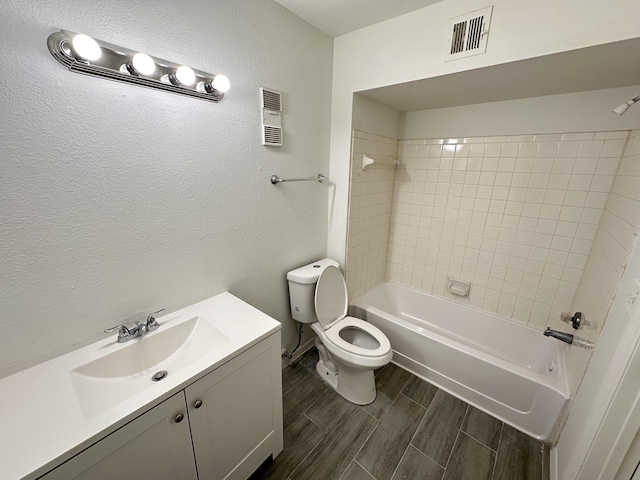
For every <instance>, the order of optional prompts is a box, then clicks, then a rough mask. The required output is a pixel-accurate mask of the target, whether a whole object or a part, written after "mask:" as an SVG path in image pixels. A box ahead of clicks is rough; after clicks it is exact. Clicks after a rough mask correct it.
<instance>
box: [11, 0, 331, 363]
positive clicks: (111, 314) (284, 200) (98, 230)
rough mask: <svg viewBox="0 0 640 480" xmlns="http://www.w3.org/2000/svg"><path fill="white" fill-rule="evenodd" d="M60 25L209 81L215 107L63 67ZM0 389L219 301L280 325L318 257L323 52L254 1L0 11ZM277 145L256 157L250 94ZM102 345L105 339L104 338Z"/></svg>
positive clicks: (287, 16) (308, 30)
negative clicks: (16, 377)
mask: <svg viewBox="0 0 640 480" xmlns="http://www.w3.org/2000/svg"><path fill="white" fill-rule="evenodd" d="M59 28H65V29H69V30H72V31H78V32H84V33H87V34H89V35H92V36H94V37H95V38H98V39H101V40H105V41H108V42H112V43H116V44H120V45H122V46H125V47H129V48H132V49H139V50H141V51H144V52H148V53H149V54H151V55H155V56H158V57H160V58H166V59H168V60H172V61H175V62H184V63H185V64H187V65H190V66H193V67H194V68H198V69H202V70H205V71H210V72H213V73H218V72H224V73H225V74H226V75H227V76H228V77H229V78H230V79H231V82H232V89H231V90H230V91H229V93H228V95H227V97H226V98H225V99H224V100H223V101H222V102H221V103H220V104H218V105H216V104H213V103H209V102H205V101H201V100H197V99H191V98H188V97H183V96H179V95H173V94H170V93H166V92H161V91H154V90H150V89H145V88H141V87H137V86H133V85H127V84H122V83H118V82H111V81H108V80H102V79H97V78H92V77H88V76H84V75H79V74H76V73H71V72H69V71H68V70H65V69H64V68H63V67H62V66H61V65H60V64H59V63H57V62H56V61H55V60H54V59H53V58H52V57H51V55H50V54H49V52H48V50H47V47H46V39H47V36H48V35H49V34H50V33H52V32H54V31H56V30H57V29H59ZM0 43H1V44H2V46H3V48H2V49H0V64H2V65H3V66H4V67H3V69H2V73H1V74H0V111H1V112H2V128H1V129H0V159H1V161H0V239H1V240H0V281H1V282H2V283H1V285H2V287H1V288H0V374H2V373H8V372H10V371H12V370H16V369H17V368H20V366H23V365H26V364H29V363H31V362H33V361H35V360H37V359H42V358H46V357H48V356H50V355H53V354H56V353H59V352H62V351H64V350H66V349H68V348H70V347H71V346H72V345H74V344H80V343H85V342H87V341H88V340H91V339H95V338H99V337H100V336H101V335H104V334H102V333H101V332H102V330H103V329H104V328H105V327H110V326H112V325H115V324H118V323H120V322H123V321H133V320H137V319H141V318H142V316H143V315H144V314H145V312H150V311H152V310H154V309H157V308H160V307H166V308H167V310H169V311H170V310H172V309H176V308H179V307H183V306H185V305H187V304H189V303H192V302H195V301H198V300H201V299H204V298H207V297H209V296H212V295H215V294H217V293H220V292H222V291H225V290H229V291H231V292H232V293H234V294H236V295H238V296H239V297H241V298H243V299H244V300H246V301H248V302H249V303H251V304H253V305H254V306H256V307H258V308H260V309H261V310H263V311H265V312H266V313H268V314H270V315H272V316H273V317H275V318H277V319H278V320H280V321H282V322H283V323H284V332H283V333H284V336H283V338H284V341H285V345H290V344H291V343H293V342H294V341H295V329H296V325H294V322H293V321H292V320H291V319H290V314H289V305H288V290H287V284H286V280H285V274H286V272H287V271H288V270H289V269H290V268H292V267H297V266H299V265H301V264H303V263H307V262H310V261H312V260H314V259H316V258H321V257H324V256H325V254H326V238H327V220H326V211H327V195H328V189H327V186H326V185H320V184H285V185H279V186H272V185H271V184H270V183H269V181H268V178H269V176H270V175H271V174H272V173H277V174H279V175H281V176H283V177H285V178H286V177H298V176H311V175H315V174H317V173H318V172H323V173H325V174H328V142H329V126H328V124H329V117H330V113H329V112H330V105H329V102H328V99H329V98H330V92H331V69H332V39H331V38H329V37H327V36H325V35H324V34H322V33H320V32H319V31H317V30H315V29H314V28H313V27H311V26H310V25H309V24H307V23H305V22H303V21H302V20H300V19H299V18H297V17H295V16H294V15H293V14H291V13H290V12H289V11H287V10H285V9H284V8H282V7H281V6H280V5H278V4H276V3H274V2H272V1H270V0H209V1H203V0H200V1H198V0H189V1H184V2H169V1H162V2H151V3H150V2H130V1H126V0H112V1H109V2H98V1H79V0H74V1H71V0H66V1H65V0H53V1H50V2H38V1H35V0H9V1H4V2H2V3H0ZM260 86H267V87H271V88H275V89H278V90H281V91H282V92H284V108H285V111H284V115H283V124H284V129H285V145H286V146H285V147H283V148H268V147H263V146H261V145H260V111H259V87H260ZM114 338H115V337H114Z"/></svg>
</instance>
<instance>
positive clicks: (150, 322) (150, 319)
mask: <svg viewBox="0 0 640 480" xmlns="http://www.w3.org/2000/svg"><path fill="white" fill-rule="evenodd" d="M162 312H164V308H161V309H160V310H158V311H156V312H151V313H150V314H149V315H147V329H148V330H149V331H151V330H155V329H156V328H158V327H159V325H158V322H157V321H156V317H155V316H156V315H157V314H159V313H162Z"/></svg>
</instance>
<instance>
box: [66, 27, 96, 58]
mask: <svg viewBox="0 0 640 480" xmlns="http://www.w3.org/2000/svg"><path fill="white" fill-rule="evenodd" d="M71 44H72V45H73V50H74V51H75V53H76V55H78V56H79V57H80V58H82V59H84V60H89V61H94V60H97V59H99V58H100V55H102V50H101V49H100V45H98V42H96V41H95V40H94V39H93V38H91V37H90V36H88V35H85V34H83V33H80V34H78V35H76V36H75V37H73V40H72V41H71Z"/></svg>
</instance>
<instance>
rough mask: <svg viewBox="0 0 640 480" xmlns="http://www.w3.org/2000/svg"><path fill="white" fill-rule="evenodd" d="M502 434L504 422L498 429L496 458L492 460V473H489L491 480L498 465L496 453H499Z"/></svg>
mask: <svg viewBox="0 0 640 480" xmlns="http://www.w3.org/2000/svg"><path fill="white" fill-rule="evenodd" d="M503 432H504V422H503V423H502V426H501V427H500V437H499V438H498V448H497V449H496V458H495V459H494V460H493V472H492V473H491V480H494V479H495V477H496V465H498V452H499V451H500V446H501V445H502V433H503Z"/></svg>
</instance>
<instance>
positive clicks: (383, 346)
mask: <svg viewBox="0 0 640 480" xmlns="http://www.w3.org/2000/svg"><path fill="white" fill-rule="evenodd" d="M349 327H352V328H356V329H359V330H362V331H363V332H365V333H366V334H368V335H370V336H371V337H373V338H374V339H375V340H376V341H377V342H378V347H377V348H363V347H358V346H357V345H354V344H352V343H349V342H347V341H346V340H343V338H342V337H341V336H340V331H342V330H343V329H345V328H349ZM324 333H325V338H326V339H327V340H329V341H330V342H331V343H333V344H334V345H335V346H336V347H338V348H341V349H343V350H346V351H347V352H350V353H353V354H355V355H362V356H363V357H382V356H384V355H387V354H388V353H389V352H390V351H391V344H390V343H389V339H388V338H387V337H386V336H385V334H384V333H382V332H381V331H380V329H378V328H377V327H376V326H375V325H371V324H370V323H367V322H365V321H364V320H361V319H359V318H355V317H345V318H343V319H342V320H340V321H338V322H335V323H334V324H333V325H332V326H331V328H329V329H328V330H325V332H324Z"/></svg>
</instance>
